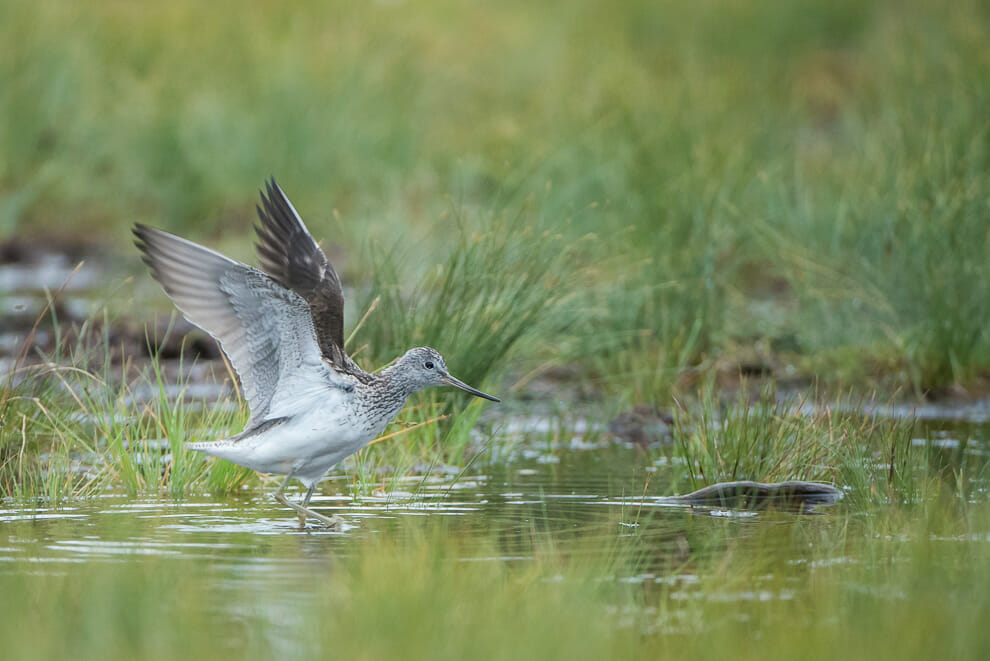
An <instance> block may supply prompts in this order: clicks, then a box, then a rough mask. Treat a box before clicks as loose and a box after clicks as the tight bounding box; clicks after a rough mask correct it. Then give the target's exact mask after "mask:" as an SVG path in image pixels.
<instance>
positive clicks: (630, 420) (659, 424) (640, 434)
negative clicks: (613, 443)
mask: <svg viewBox="0 0 990 661" xmlns="http://www.w3.org/2000/svg"><path fill="white" fill-rule="evenodd" d="M673 425H674V416H672V415H671V414H670V413H668V412H667V411H663V410H661V409H658V408H656V407H655V406H649V405H647V404H637V405H636V406H634V407H633V408H632V409H631V410H629V411H625V412H624V413H620V414H619V415H618V416H616V418H615V420H613V421H612V422H610V423H608V430H609V432H611V434H612V435H613V436H615V437H616V438H617V439H619V440H622V441H626V442H629V443H633V444H635V445H636V446H638V447H641V448H646V447H648V446H650V445H652V444H653V443H660V442H663V441H669V440H670V438H671V431H670V429H671V427H672V426H673Z"/></svg>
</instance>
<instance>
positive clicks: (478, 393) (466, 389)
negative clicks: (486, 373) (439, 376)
mask: <svg viewBox="0 0 990 661" xmlns="http://www.w3.org/2000/svg"><path fill="white" fill-rule="evenodd" d="M443 378H444V381H446V382H447V383H448V384H450V385H452V386H454V387H455V388H460V389H461V390H463V391H464V392H469V393H471V394H472V395H474V396H475V397H481V398H482V399H487V400H488V401H490V402H501V401H502V400H501V399H499V398H498V397H492V396H491V395H486V394H485V393H483V392H481V391H480V390H478V389H477V388H472V387H471V386H469V385H468V384H466V383H464V382H463V381H461V380H460V379H455V378H454V377H452V376H451V375H449V374H444V375H443Z"/></svg>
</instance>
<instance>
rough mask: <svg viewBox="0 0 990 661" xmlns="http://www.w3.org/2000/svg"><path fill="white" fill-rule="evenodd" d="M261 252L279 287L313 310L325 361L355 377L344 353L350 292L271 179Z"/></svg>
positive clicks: (260, 228) (264, 199)
mask: <svg viewBox="0 0 990 661" xmlns="http://www.w3.org/2000/svg"><path fill="white" fill-rule="evenodd" d="M257 209H258V218H259V220H260V221H261V222H260V224H258V225H255V226H254V229H255V232H257V234H258V242H257V244H255V247H256V248H257V250H258V256H259V258H260V260H261V268H262V269H263V270H264V271H265V272H266V273H267V274H268V275H270V276H271V277H272V278H273V279H274V280H275V282H277V283H278V284H280V285H282V286H283V287H285V288H286V289H290V290H292V291H294V292H295V293H297V294H299V295H300V296H301V297H302V298H303V300H305V301H306V303H307V304H308V305H309V308H310V312H311V314H312V317H313V325H314V328H315V330H316V337H317V340H318V342H319V345H320V351H321V352H322V353H323V356H324V357H325V358H326V359H327V360H329V361H330V362H331V363H332V364H333V365H334V366H335V367H337V368H339V369H344V370H345V371H349V370H348V367H349V366H350V365H351V364H352V363H351V361H350V360H349V359H348V357H347V354H346V352H345V351H344V292H343V290H342V289H341V286H340V277H338V275H337V272H336V271H335V270H334V268H333V265H332V264H330V262H329V261H328V260H327V256H326V255H325V254H323V251H322V250H321V249H320V246H319V245H317V243H316V241H315V240H314V239H313V236H312V235H311V234H310V233H309V230H308V229H306V225H305V224H304V223H303V221H302V218H300V217H299V214H298V213H296V210H295V208H294V207H293V206H292V203H291V202H289V198H288V197H286V195H285V192H283V191H282V189H281V187H279V185H278V184H277V183H275V179H274V178H272V179H270V180H269V181H268V182H267V183H266V184H265V190H264V191H262V192H261V204H260V205H258V207H257Z"/></svg>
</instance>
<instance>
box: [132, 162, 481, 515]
mask: <svg viewBox="0 0 990 661" xmlns="http://www.w3.org/2000/svg"><path fill="white" fill-rule="evenodd" d="M261 200H262V203H261V205H259V207H258V215H259V218H260V221H261V223H260V225H257V226H256V227H255V230H256V232H257V235H258V244H257V249H258V253H259V255H260V258H261V265H262V267H263V269H264V272H263V271H260V270H258V269H256V268H253V267H250V266H247V265H245V264H241V263H239V262H235V261H234V260H231V259H229V258H227V257H225V256H223V255H221V254H220V253H217V252H215V251H213V250H210V249H208V248H204V247H203V246H200V245H198V244H196V243H193V242H191V241H188V240H186V239H182V238H180V237H177V236H175V235H172V234H169V233H167V232H163V231H161V230H156V229H152V228H150V227H146V226H144V225H136V226H135V227H134V235H135V237H136V241H135V243H136V244H137V246H138V248H139V249H140V250H141V252H142V254H143V259H144V261H145V263H146V264H148V266H149V267H150V268H151V273H152V276H154V278H155V279H156V280H158V282H159V283H161V285H162V287H163V289H164V290H165V293H166V294H168V296H169V297H170V298H171V299H172V301H173V302H174V303H175V305H176V307H178V308H179V309H180V310H181V311H182V313H183V314H184V315H185V317H186V319H188V320H189V321H190V322H192V323H194V324H196V325H197V326H199V327H200V328H202V329H203V330H205V331H206V332H208V333H209V334H210V335H212V336H213V337H214V338H216V339H217V341H218V342H219V343H220V346H221V347H222V349H223V351H224V353H225V354H226V355H227V358H228V359H229V360H230V363H231V365H232V366H233V368H234V370H235V371H236V372H237V374H238V377H239V378H240V383H241V389H242V392H243V394H244V399H245V401H246V402H247V403H248V406H249V407H250V409H251V416H250V418H249V419H248V422H247V425H246V426H245V428H244V431H242V432H241V433H240V434H237V435H236V436H234V437H232V438H229V439H224V440H219V441H212V442H204V443H190V444H188V447H190V448H191V449H193V450H198V451H201V452H205V453H207V454H210V455H213V456H215V457H220V458H223V459H228V460H230V461H232V462H234V463H236V464H240V465H242V466H248V467H250V468H253V469H254V470H257V471H259V472H263V473H275V474H279V475H285V476H286V480H285V481H284V482H283V483H282V486H281V487H280V488H279V490H278V491H277V492H276V493H275V497H276V499H278V500H279V502H281V503H283V504H285V505H287V506H289V507H292V508H293V509H295V510H296V511H297V513H298V515H299V520H300V524H303V523H304V522H305V518H306V517H307V516H309V517H312V518H316V519H318V520H320V521H322V522H324V523H328V524H333V523H335V521H332V520H331V519H328V518H327V517H324V516H322V515H320V514H317V513H316V512H313V511H312V510H310V509H308V508H307V505H308V504H309V500H310V498H311V497H312V494H313V490H314V488H315V486H316V484H317V482H319V480H320V479H322V477H323V476H324V475H326V473H327V471H329V470H330V469H331V468H332V467H333V466H334V465H335V464H337V463H338V462H339V461H341V460H342V459H344V458H345V457H347V456H349V455H351V454H353V453H354V452H357V451H358V450H359V449H361V448H362V447H364V446H365V445H367V444H368V443H370V442H371V441H372V440H374V438H375V437H376V436H378V435H379V434H380V433H381V432H382V431H383V430H384V429H385V427H386V426H387V425H388V423H389V422H390V421H391V420H392V418H394V417H395V415H396V414H397V413H398V412H399V411H400V410H401V409H402V407H403V406H404V405H405V402H406V399H407V398H408V397H409V395H411V394H412V393H414V392H416V391H417V390H421V389H423V388H428V387H430V386H441V385H449V386H455V387H457V388H461V389H462V390H465V391H467V392H470V393H471V394H474V395H476V396H478V397H484V398H486V399H489V400H492V401H496V402H497V401H498V400H497V399H496V398H494V397H492V396H490V395H486V394H485V393H482V392H481V391H478V390H475V389H474V388H471V387H470V386H468V385H466V384H464V383H462V382H461V381H458V380H457V379H455V378H454V377H453V376H451V375H450V374H449V372H448V371H447V365H446V363H445V362H444V359H443V357H442V356H441V355H440V354H439V353H438V352H437V351H436V350H434V349H431V348H429V347H418V348H415V349H410V350H409V351H407V352H406V353H405V354H404V355H403V356H401V357H400V358H399V359H398V360H397V361H395V363H393V364H392V365H390V366H389V367H386V368H385V369H383V370H382V371H380V372H378V373H376V374H370V373H368V372H365V371H364V370H362V369H361V368H360V367H359V366H358V365H357V364H356V363H355V362H354V361H353V360H352V359H351V358H350V357H349V356H348V355H347V352H346V351H345V350H344V347H343V319H344V317H343V304H344V298H343V292H342V289H341V285H340V278H339V277H338V276H337V273H336V271H334V268H333V266H332V265H331V264H330V262H329V261H328V260H327V258H326V255H324V254H323V251H322V250H320V248H319V246H318V245H317V243H316V241H314V240H313V238H312V236H311V235H310V233H309V231H308V230H307V229H306V226H305V224H303V222H302V219H301V218H300V217H299V215H298V214H297V213H296V211H295V209H294V208H293V206H292V204H291V203H290V202H289V200H288V198H287V197H286V196H285V193H284V192H283V191H282V189H281V188H279V186H278V184H276V183H275V181H274V180H271V181H270V182H268V184H267V185H266V190H265V191H263V192H262V194H261ZM292 478H295V479H298V480H299V481H300V482H302V483H303V484H304V485H306V486H307V488H308V491H307V494H306V497H305V499H304V501H303V504H302V505H298V504H295V503H291V502H289V501H287V500H286V499H285V497H284V495H283V491H284V489H285V486H286V485H287V483H288V481H289V480H290V479H292Z"/></svg>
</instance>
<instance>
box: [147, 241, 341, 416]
mask: <svg viewBox="0 0 990 661" xmlns="http://www.w3.org/2000/svg"><path fill="white" fill-rule="evenodd" d="M134 235H135V237H136V241H135V243H136V245H137V247H138V248H139V249H140V250H141V252H142V254H143V259H144V262H145V263H146V264H147V265H148V266H149V267H150V268H151V273H152V275H153V276H154V278H155V279H156V280H157V281H158V282H159V283H161V285H162V287H163V288H164V289H165V293H166V294H168V295H169V297H170V298H171V299H172V301H173V302H174V303H175V305H176V307H178V308H179V309H180V310H181V311H182V313H183V314H184V315H185V317H186V319H188V320H189V321H190V322H192V323H194V324H196V325H197V326H199V327H200V328H202V329H203V330H205V331H206V332H207V333H209V334H210V335H212V336H213V337H215V338H216V339H217V341H218V342H220V346H221V347H223V350H224V353H226V354H227V358H228V359H229V360H230V363H231V365H232V366H233V368H234V370H235V371H236V372H237V375H238V376H239V377H240V380H241V388H242V389H243V393H244V399H245V400H247V403H248V406H250V407H251V419H250V420H249V422H248V425H247V427H248V428H251V427H253V426H254V425H256V424H260V423H261V422H262V421H264V420H265V419H269V418H273V417H278V416H283V415H290V414H292V413H294V412H296V411H295V410H294V409H295V408H297V403H298V402H301V401H305V400H306V399H308V398H307V397H306V396H307V395H308V394H312V393H316V392H318V391H321V390H322V391H323V392H324V393H325V391H326V390H327V389H328V388H332V387H339V388H344V389H349V388H351V387H353V385H352V384H351V383H350V382H349V381H348V380H347V379H346V377H344V376H343V375H340V374H337V373H336V372H334V371H333V370H331V369H329V368H328V367H327V365H326V364H325V363H324V361H323V358H322V354H321V352H320V348H319V346H318V344H317V340H316V332H315V330H314V328H313V318H312V316H311V315H310V309H309V305H307V303H306V301H304V300H303V299H302V298H301V297H300V296H299V295H298V294H296V293H294V292H292V291H289V290H288V289H285V288H284V287H282V286H280V285H279V284H278V283H276V282H274V281H273V280H272V279H271V278H270V277H268V276H267V275H265V274H264V273H262V272H261V271H259V270H258V269H255V268H252V267H250V266H247V265H245V264H241V263H240V262H235V261H233V260H231V259H228V258H227V257H224V256H223V255H221V254H220V253H218V252H215V251H213V250H210V249H208V248H204V247H203V246H201V245H199V244H196V243H193V242H192V241H187V240H186V239H183V238H181V237H178V236H175V235H173V234H169V233H167V232H162V231H161V230H156V229H153V228H150V227H147V226H144V225H140V224H139V225H135V226H134ZM294 404H296V406H294Z"/></svg>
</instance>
